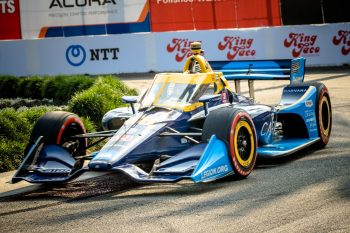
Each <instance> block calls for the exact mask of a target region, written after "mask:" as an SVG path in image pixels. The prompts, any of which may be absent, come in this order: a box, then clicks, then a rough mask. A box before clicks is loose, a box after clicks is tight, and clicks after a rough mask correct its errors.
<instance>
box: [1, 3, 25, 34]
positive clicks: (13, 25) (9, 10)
mask: <svg viewBox="0 0 350 233" xmlns="http://www.w3.org/2000/svg"><path fill="white" fill-rule="evenodd" d="M18 1H19V0H0V40H10V39H21V25H20V18H19V2H18Z"/></svg>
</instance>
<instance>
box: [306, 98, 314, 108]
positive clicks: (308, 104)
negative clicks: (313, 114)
mask: <svg viewBox="0 0 350 233" xmlns="http://www.w3.org/2000/svg"><path fill="white" fill-rule="evenodd" d="M313 105H314V102H313V101H312V100H306V101H305V106H306V107H308V108H311V107H312V106H313Z"/></svg>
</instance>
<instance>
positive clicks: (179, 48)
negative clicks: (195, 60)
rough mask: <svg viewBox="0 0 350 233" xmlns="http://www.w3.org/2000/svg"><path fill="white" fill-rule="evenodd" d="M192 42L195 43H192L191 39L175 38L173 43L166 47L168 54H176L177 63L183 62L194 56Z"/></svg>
mask: <svg viewBox="0 0 350 233" xmlns="http://www.w3.org/2000/svg"><path fill="white" fill-rule="evenodd" d="M196 41H197V40H196ZM192 42H194V41H190V40H189V39H181V38H174V39H172V40H171V43H169V44H168V45H167V46H166V50H167V51H168V53H175V60H176V61H177V62H182V61H183V60H184V59H185V58H187V57H190V56H191V55H192V52H191V43H192ZM199 42H201V41H199Z"/></svg>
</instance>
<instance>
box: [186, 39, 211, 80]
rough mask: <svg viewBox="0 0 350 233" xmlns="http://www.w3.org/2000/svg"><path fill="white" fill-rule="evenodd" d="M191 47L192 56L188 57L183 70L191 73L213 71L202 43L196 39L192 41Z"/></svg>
mask: <svg viewBox="0 0 350 233" xmlns="http://www.w3.org/2000/svg"><path fill="white" fill-rule="evenodd" d="M190 48H191V52H192V56H190V57H189V58H187V60H186V63H185V66H184V69H183V72H184V73H189V74H194V73H207V72H213V71H212V69H211V67H210V65H209V63H208V61H207V60H206V59H205V58H204V56H203V55H204V51H203V50H202V44H201V43H200V42H198V41H195V42H192V43H191V46H190Z"/></svg>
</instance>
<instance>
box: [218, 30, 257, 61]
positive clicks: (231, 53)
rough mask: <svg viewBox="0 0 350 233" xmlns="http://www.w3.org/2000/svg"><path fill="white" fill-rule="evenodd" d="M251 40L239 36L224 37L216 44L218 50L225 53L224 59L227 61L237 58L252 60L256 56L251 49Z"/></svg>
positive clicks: (254, 51) (252, 41)
mask: <svg viewBox="0 0 350 233" xmlns="http://www.w3.org/2000/svg"><path fill="white" fill-rule="evenodd" d="M253 43H254V39H253V38H244V37H240V36H225V37H224V39H223V41H220V42H219V44H218V49H219V50H223V51H227V54H226V57H227V59H229V60H234V59H237V58H252V57H254V56H255V55H256V50H255V49H253V48H252V46H253Z"/></svg>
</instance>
